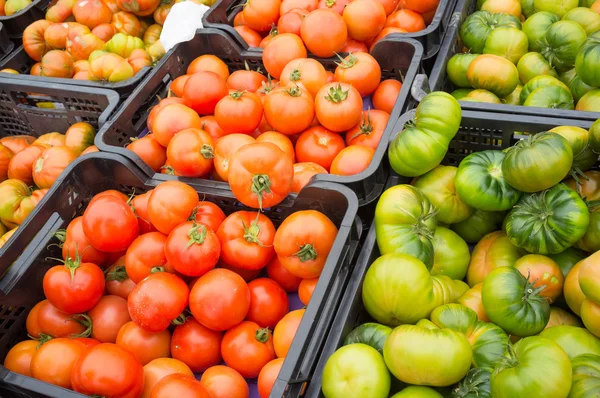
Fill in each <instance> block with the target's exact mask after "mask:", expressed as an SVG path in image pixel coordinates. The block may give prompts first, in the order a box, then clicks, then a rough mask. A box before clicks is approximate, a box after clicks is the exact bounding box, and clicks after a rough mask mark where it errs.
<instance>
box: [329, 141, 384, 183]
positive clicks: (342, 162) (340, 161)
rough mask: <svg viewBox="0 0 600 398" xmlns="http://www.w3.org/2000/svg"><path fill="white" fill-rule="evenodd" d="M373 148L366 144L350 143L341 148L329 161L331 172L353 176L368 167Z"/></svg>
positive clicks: (373, 152)
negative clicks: (330, 161) (331, 160)
mask: <svg viewBox="0 0 600 398" xmlns="http://www.w3.org/2000/svg"><path fill="white" fill-rule="evenodd" d="M374 154H375V150H374V149H373V148H371V147H368V146H362V145H350V146H349V147H346V148H344V149H342V151H341V152H340V153H338V155H337V156H336V157H335V159H333V162H332V163H331V169H330V170H329V172H330V173H331V174H337V175H340V176H353V175H356V174H358V173H361V172H363V171H365V170H366V169H367V167H369V165H370V164H371V160H373V155H374Z"/></svg>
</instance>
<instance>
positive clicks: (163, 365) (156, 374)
mask: <svg viewBox="0 0 600 398" xmlns="http://www.w3.org/2000/svg"><path fill="white" fill-rule="evenodd" d="M175 373H181V374H184V375H188V376H192V377H194V373H193V372H192V370H191V369H190V368H189V367H188V366H187V365H186V364H185V363H183V362H181V361H178V360H177V359H173V358H157V359H154V360H152V361H150V362H149V363H147V364H146V365H144V389H143V390H142V395H141V397H140V398H150V395H151V393H152V389H153V388H154V386H155V385H156V384H158V382H159V381H161V380H162V379H163V378H165V377H167V376H169V375H172V374H175Z"/></svg>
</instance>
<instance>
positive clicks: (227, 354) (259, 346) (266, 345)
mask: <svg viewBox="0 0 600 398" xmlns="http://www.w3.org/2000/svg"><path fill="white" fill-rule="evenodd" d="M221 353H222V354H223V360H224V361H225V363H226V364H227V366H229V367H231V368H233V369H235V370H237V371H238V372H239V373H240V374H241V375H242V376H244V377H245V378H249V379H250V378H256V377H258V374H259V373H260V370H261V369H262V368H263V366H265V365H266V364H267V363H269V362H270V361H271V360H273V359H275V350H274V348H273V336H272V334H271V331H270V330H269V329H268V328H264V329H263V328H261V327H260V326H258V324H256V323H255V322H250V321H244V322H242V323H240V324H239V325H237V326H234V327H232V328H231V329H229V330H228V331H227V332H226V333H225V336H223V342H222V343H221Z"/></svg>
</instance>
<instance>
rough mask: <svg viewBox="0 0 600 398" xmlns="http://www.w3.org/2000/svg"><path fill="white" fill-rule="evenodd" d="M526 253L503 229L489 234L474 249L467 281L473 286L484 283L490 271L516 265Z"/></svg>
mask: <svg viewBox="0 0 600 398" xmlns="http://www.w3.org/2000/svg"><path fill="white" fill-rule="evenodd" d="M525 254H526V252H525V250H523V249H520V248H518V247H517V246H515V245H513V244H512V243H511V241H510V239H509V238H508V236H506V234H505V233H504V232H503V231H496V232H492V233H490V234H487V235H486V236H484V237H483V238H482V239H481V240H480V241H479V243H478V244H477V246H475V248H474V249H473V253H472V254H471V262H470V263H469V269H468V270H467V283H468V284H469V286H471V287H472V286H475V285H477V284H478V283H482V282H483V281H484V280H485V278H486V277H487V275H488V274H489V273H490V272H492V271H493V270H495V269H496V268H500V267H512V266H514V265H515V262H516V261H517V260H518V259H519V258H521V257H523V256H524V255H525Z"/></svg>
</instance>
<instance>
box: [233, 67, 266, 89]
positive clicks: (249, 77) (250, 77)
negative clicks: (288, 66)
mask: <svg viewBox="0 0 600 398" xmlns="http://www.w3.org/2000/svg"><path fill="white" fill-rule="evenodd" d="M263 83H267V77H266V76H264V75H263V74H261V73H259V72H256V71H253V70H236V71H235V72H233V73H232V74H231V75H229V77H228V78H227V87H228V88H229V89H230V90H242V91H244V90H245V91H250V92H252V93H255V92H257V91H258V90H259V89H260V88H261V87H262V86H263Z"/></svg>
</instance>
